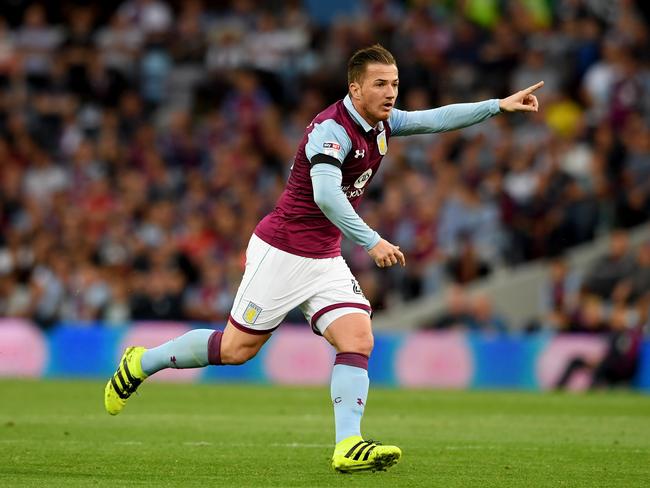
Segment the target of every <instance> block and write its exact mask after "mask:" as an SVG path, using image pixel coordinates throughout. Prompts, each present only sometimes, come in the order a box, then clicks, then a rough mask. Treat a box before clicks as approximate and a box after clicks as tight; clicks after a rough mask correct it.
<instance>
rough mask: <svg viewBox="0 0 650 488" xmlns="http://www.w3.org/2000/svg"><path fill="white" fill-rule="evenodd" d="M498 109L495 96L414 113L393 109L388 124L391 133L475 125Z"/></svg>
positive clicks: (401, 134) (405, 133) (393, 134)
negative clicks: (489, 98)
mask: <svg viewBox="0 0 650 488" xmlns="http://www.w3.org/2000/svg"><path fill="white" fill-rule="evenodd" d="M500 111H501V110H500V109H499V100H498V99H496V98H494V99H492V100H486V101H484V102H476V103H455V104H453V105H445V106H444V107H439V108H434V109H431V110H418V111H414V112H406V111H404V110H397V109H393V110H392V112H391V114H390V118H389V119H388V124H389V125H390V129H391V136H408V135H411V134H430V133H432V132H445V131H448V130H454V129H462V128H463V127H467V126H469V125H474V124H478V123H479V122H483V121H484V120H485V119H487V118H489V117H492V116H493V115H496V114H498V113H500Z"/></svg>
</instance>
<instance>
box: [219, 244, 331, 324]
mask: <svg viewBox="0 0 650 488" xmlns="http://www.w3.org/2000/svg"><path fill="white" fill-rule="evenodd" d="M318 261H319V260H315V259H309V258H304V257H302V256H296V255H294V254H290V253H287V252H284V251H282V250H280V249H277V248H275V247H273V246H271V245H269V244H267V243H266V242H264V241H262V240H261V239H260V238H259V237H257V236H255V235H253V237H252V238H251V240H250V242H249V245H248V248H247V250H246V270H245V271H244V276H243V278H242V281H241V284H240V285H239V289H238V290H237V295H236V297H235V302H234V303H233V307H232V311H231V313H230V318H229V320H230V322H231V324H232V325H233V326H234V327H235V328H237V329H239V330H240V331H241V332H244V333H250V334H253V335H255V334H266V333H270V332H272V331H273V330H275V329H276V328H277V327H278V326H279V325H280V323H281V322H282V320H284V318H285V317H286V315H287V313H288V312H289V311H290V310H292V309H293V308H295V307H297V306H298V305H300V304H301V303H303V302H304V301H305V300H306V299H307V298H308V297H309V296H310V295H311V294H313V293H314V290H313V287H314V285H313V283H314V276H313V275H314V274H317V271H318V270H317V269H316V268H317V267H318V266H321V264H320V263H318Z"/></svg>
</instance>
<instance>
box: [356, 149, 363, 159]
mask: <svg viewBox="0 0 650 488" xmlns="http://www.w3.org/2000/svg"><path fill="white" fill-rule="evenodd" d="M365 155H366V150H365V149H355V151H354V157H355V159H359V158H362V157H364V156H365Z"/></svg>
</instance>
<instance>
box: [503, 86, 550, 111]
mask: <svg viewBox="0 0 650 488" xmlns="http://www.w3.org/2000/svg"><path fill="white" fill-rule="evenodd" d="M543 86H544V82H543V81H540V82H539V83H535V84H534V85H532V86H529V87H528V88H526V89H525V90H521V91H518V92H517V93H515V94H513V95H510V96H509V97H508V98H504V99H502V100H499V108H500V109H501V111H502V112H537V110H538V109H539V103H538V102H537V97H536V96H535V95H533V92H534V91H535V90H538V89H539V88H541V87H543Z"/></svg>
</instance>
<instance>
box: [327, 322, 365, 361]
mask: <svg viewBox="0 0 650 488" xmlns="http://www.w3.org/2000/svg"><path fill="white" fill-rule="evenodd" d="M323 337H325V339H327V341H328V342H329V343H330V344H332V346H334V348H335V349H336V351H337V352H358V353H361V354H365V355H366V356H370V353H371V352H372V348H373V346H374V339H373V335H372V325H371V322H370V316H369V315H368V314H366V313H347V314H346V315H343V316H341V317H339V318H337V319H336V320H334V321H333V322H332V323H331V324H329V326H328V327H327V329H326V330H325V332H324V333H323Z"/></svg>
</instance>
